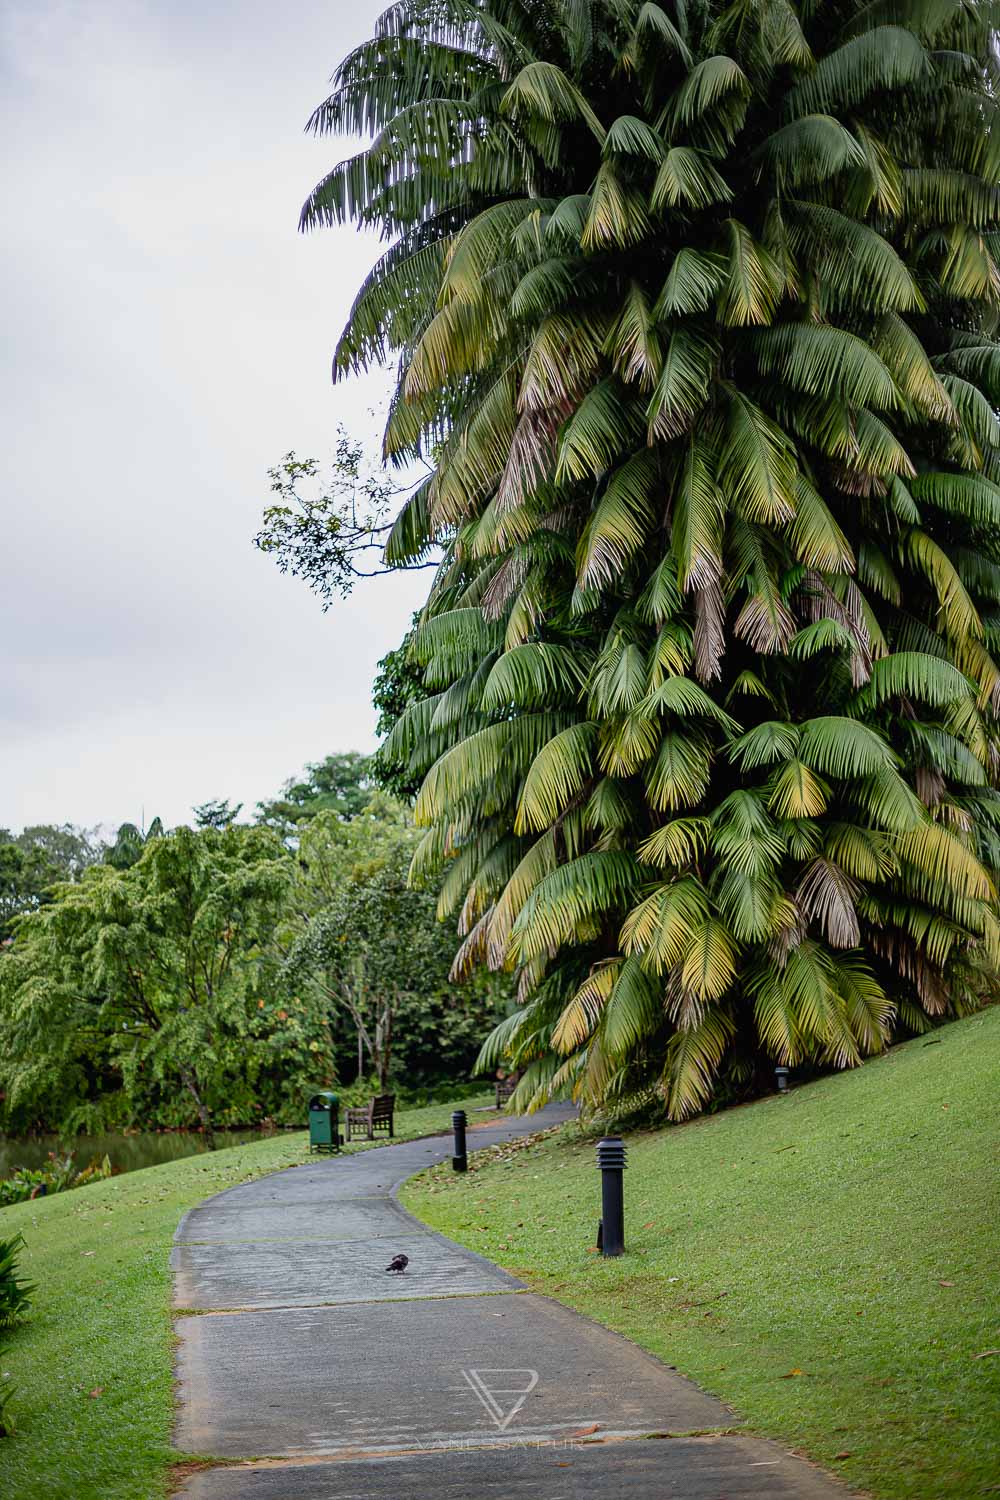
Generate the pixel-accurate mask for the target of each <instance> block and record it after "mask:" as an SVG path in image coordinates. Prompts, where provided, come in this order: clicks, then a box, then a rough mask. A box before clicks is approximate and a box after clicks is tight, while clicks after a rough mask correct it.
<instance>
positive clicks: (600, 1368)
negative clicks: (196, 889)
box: [173, 1105, 847, 1500]
mask: <svg viewBox="0 0 1000 1500" xmlns="http://www.w3.org/2000/svg"><path fill="white" fill-rule="evenodd" d="M571 1114H572V1111H571V1110H570V1109H569V1108H568V1107H566V1106H561V1105H553V1106H549V1108H547V1109H545V1110H543V1111H542V1112H541V1113H540V1114H537V1115H533V1116H530V1117H529V1118H526V1119H508V1118H506V1117H502V1118H501V1119H500V1120H498V1121H497V1123H492V1122H491V1123H489V1124H484V1125H476V1126H475V1127H473V1129H471V1130H470V1132H469V1145H470V1147H472V1148H475V1147H481V1146H488V1145H493V1144H495V1143H497V1142H501V1141H506V1140H511V1139H513V1138H515V1137H517V1136H521V1135H527V1134H529V1133H531V1132H533V1131H536V1130H539V1129H544V1128H545V1127H546V1126H547V1125H552V1124H555V1123H557V1122H559V1121H562V1120H565V1119H567V1118H569V1117H570V1115H571ZM450 1154H451V1139H450V1137H448V1136H439V1137H435V1138H433V1139H431V1140H419V1141H408V1142H405V1143H401V1144H400V1145H398V1146H385V1147H380V1148H377V1149H374V1150H369V1151H364V1152H360V1153H358V1154H357V1155H353V1156H346V1157H333V1158H325V1159H323V1160H311V1161H310V1162H309V1163H308V1164H306V1165H304V1166H301V1167H292V1168H290V1169H288V1170H286V1171H283V1172H277V1173H275V1174H274V1175H273V1176H271V1177H264V1178H261V1179H260V1180H259V1181H257V1182H251V1183H246V1184H244V1185H243V1186H241V1187H236V1188H230V1190H229V1191H228V1192H225V1193H220V1194H219V1195H218V1197H215V1198H210V1199H208V1200H207V1202H205V1203H202V1204H200V1205H199V1207H197V1208H195V1209H192V1211H191V1212H190V1213H188V1214H186V1215H185V1217H184V1219H183V1220H182V1221H181V1224H180V1226H179V1228H178V1230H177V1234H176V1242H177V1243H176V1245H175V1249H174V1254H173V1266H174V1272H175V1283H174V1304H175V1307H176V1309H177V1322H176V1332H177V1335H178V1338H179V1352H178V1380H179V1397H180V1410H179V1415H178V1420H177V1428H176V1433H175V1443H176V1446H177V1448H178V1449H179V1450H180V1451H181V1453H183V1454H188V1455H190V1454H202V1455H211V1456H212V1457H214V1458H218V1459H220V1460H229V1462H228V1463H227V1464H225V1465H224V1466H222V1467H217V1468H211V1469H203V1470H200V1471H199V1472H197V1473H195V1474H193V1475H192V1476H191V1477H190V1478H189V1479H188V1480H187V1482H186V1483H185V1484H184V1485H183V1487H182V1488H181V1489H180V1490H179V1491H178V1492H177V1493H178V1495H181V1496H185V1497H187V1500H418V1497H419V1500H425V1497H432V1500H480V1497H482V1500H489V1497H495V1500H517V1497H524V1500H528V1497H532V1500H535V1497H537V1500H596V1497H598V1496H600V1497H604V1496H607V1495H610V1494H613V1493H615V1492H616V1491H620V1490H621V1489H623V1488H625V1487H627V1489H628V1493H629V1496H630V1500H654V1497H655V1500H664V1497H667V1496H674V1497H677V1500H742V1497H744V1496H766V1497H768V1500H779V1497H781V1500H786V1497H787V1500H837V1497H840V1500H844V1497H845V1496H846V1495H847V1491H846V1490H845V1489H844V1488H843V1487H842V1486H841V1485H840V1484H839V1483H837V1482H836V1481H834V1480H832V1479H830V1478H828V1477H827V1476H825V1475H823V1474H821V1473H820V1472H818V1471H817V1470H815V1469H813V1468H812V1467H811V1466H810V1465H809V1464H807V1463H805V1462H803V1461H802V1460H800V1459H795V1458H792V1457H791V1456H789V1455H787V1454H785V1453H783V1452H782V1451H781V1449H779V1448H777V1447H775V1446H774V1445H773V1444H771V1443H767V1442H764V1441H762V1440H760V1439H754V1438H746V1437H742V1436H740V1435H738V1434H734V1433H733V1432H732V1431H731V1429H732V1427H733V1425H734V1422H735V1419H734V1417H733V1414H732V1413H731V1412H730V1411H729V1410H728V1409H727V1408H726V1407H724V1406H723V1405H721V1403H720V1402H718V1401H716V1400H715V1399H714V1398H712V1397H710V1396H706V1395H705V1394H704V1393H703V1392H702V1391H700V1390H698V1388H697V1387H696V1386H694V1385H692V1384H691V1383H690V1382H689V1381H687V1380H684V1379H682V1378H681V1377H680V1376H679V1375H677V1374H675V1373H674V1372H673V1371H672V1370H670V1369H668V1368H667V1367H666V1366H665V1365H662V1364H660V1362H659V1361H658V1360H655V1359H653V1358H652V1357H651V1356H650V1355H648V1354H645V1353H643V1352H642V1351H641V1350H640V1349H637V1348H636V1347H635V1346H634V1345H632V1344H630V1343H628V1341H627V1340H625V1339H623V1338H621V1337H619V1336H618V1335H617V1334H614V1333H610V1332H608V1331H607V1330H606V1329H603V1328H600V1327H599V1326H598V1325H597V1324H594V1323H591V1322H589V1321H588V1320H587V1319H586V1318H583V1317H580V1316H579V1315H578V1314H576V1313H573V1312H570V1311H569V1310H568V1309H567V1308H564V1307H561V1306H560V1305H559V1304H558V1303H555V1302H551V1301H549V1300H548V1299H547V1298H544V1297H537V1296H534V1295H531V1294H529V1293H527V1292H526V1291H525V1290H524V1288H523V1286H522V1283H521V1282H519V1281H517V1280H515V1278H514V1277H512V1276H510V1275H508V1274H507V1272H506V1271H502V1270H500V1269H499V1267H497V1266H494V1265H492V1264H491V1263H490V1262H489V1261H486V1260H483V1259H482V1257H480V1256H478V1255H475V1254H473V1253H472V1252H471V1251H468V1250H463V1249H461V1248H460V1247H459V1246H457V1245H455V1244H453V1243H452V1242H451V1241H450V1240H446V1239H444V1238H443V1236H441V1235H439V1234H435V1233H434V1232H433V1231H431V1230H429V1229H426V1228H425V1227H424V1226H423V1225H422V1224H420V1223H419V1222H418V1221H417V1220H416V1219H414V1218H413V1217H412V1216H411V1215H409V1214H408V1213H406V1211H405V1210H404V1209H403V1208H402V1207H401V1206H400V1205H399V1203H398V1202H397V1201H396V1199H395V1197H394V1192H395V1189H396V1188H397V1187H398V1186H399V1185H400V1183H402V1182H403V1181H405V1179H406V1178H407V1177H409V1176H411V1175H412V1174H413V1173H414V1172H419V1171H421V1170H422V1169H423V1168H424V1167H427V1166H430V1165H431V1164H433V1163H435V1162H440V1161H443V1160H446V1159H447V1158H448V1157H449V1156H450ZM595 1175H596V1174H595ZM470 1191H474V1189H473V1187H472V1184H471V1183H470ZM595 1193H596V1189H595ZM399 1253H403V1254H406V1255H407V1256H409V1259H410V1263H409V1265H408V1266H407V1268H406V1271H405V1272H404V1274H403V1275H401V1276H397V1275H394V1274H391V1273H387V1272H386V1270H385V1267H386V1266H387V1265H388V1263H389V1260H390V1258H391V1257H392V1256H393V1255H396V1254H399ZM713 1429H718V1430H719V1435H716V1436H713V1435H712V1432H713ZM685 1434H688V1435H687V1436H685ZM692 1434H699V1435H698V1436H693V1435H692ZM650 1435H655V1436H656V1437H658V1438H661V1439H665V1440H664V1441H649V1440H648V1439H649V1438H650ZM233 1460H242V1462H236V1463H233V1462H232V1461H233Z"/></svg>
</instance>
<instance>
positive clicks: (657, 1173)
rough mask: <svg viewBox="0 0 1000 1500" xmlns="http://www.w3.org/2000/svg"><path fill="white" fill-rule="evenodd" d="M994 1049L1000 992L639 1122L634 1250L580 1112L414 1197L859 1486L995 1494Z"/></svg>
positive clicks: (902, 1492)
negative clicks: (870, 1048)
mask: <svg viewBox="0 0 1000 1500" xmlns="http://www.w3.org/2000/svg"><path fill="white" fill-rule="evenodd" d="M998 1064H1000V1009H995V1010H992V1011H987V1012H985V1013H983V1014H981V1015H979V1016H975V1017H971V1018H970V1019H968V1020H965V1021H961V1022H958V1023H956V1024H954V1025H952V1026H949V1027H947V1028H945V1029H943V1030H942V1031H940V1032H938V1033H937V1034H936V1035H935V1036H934V1037H933V1038H925V1039H923V1040H917V1041H915V1042H911V1043H909V1044H907V1045H906V1046H903V1047H899V1048H896V1049H894V1050H893V1051H892V1052H891V1053H890V1054H889V1055H888V1056H886V1057H884V1058H882V1059H879V1060H878V1061H875V1062H872V1063H870V1064H868V1065H867V1066H866V1067H864V1068H862V1069H859V1070H858V1071H856V1072H853V1073H849V1074H842V1075H840V1076H838V1077H834V1078H828V1079H825V1080H823V1081H822V1082H819V1083H814V1084H812V1085H810V1086H808V1087H804V1088H801V1089H798V1090H794V1091H793V1092H791V1093H790V1094H788V1095H787V1096H785V1097H779V1096H776V1097H774V1098H772V1099H768V1100H764V1101H762V1102H761V1103H758V1104H755V1105H751V1106H748V1107H745V1108H741V1109H734V1110H730V1111H728V1112H726V1113H724V1114H720V1115H716V1116H713V1117H710V1118H707V1119H704V1120H699V1121H696V1122H694V1123H692V1124H689V1125H686V1126H683V1127H681V1128H675V1129H668V1130H663V1131H659V1132H655V1133H653V1132H651V1133H648V1134H645V1135H637V1136H635V1137H633V1138H632V1139H630V1140H629V1142H628V1146H629V1170H628V1171H627V1172H626V1174H625V1193H626V1228H627V1243H628V1253H627V1254H626V1255H625V1256H624V1257H623V1258H622V1259H621V1260H618V1261H604V1260H601V1259H599V1258H598V1257H596V1256H595V1255H594V1254H593V1253H592V1251H591V1250H590V1247H591V1246H592V1245H593V1243H594V1237H595V1230H596V1221H597V1218H598V1214H599V1185H598V1184H599V1179H598V1176H597V1173H596V1171H595V1169H594V1152H593V1142H592V1141H585V1140H584V1139H583V1138H582V1137H581V1136H580V1134H579V1132H577V1131H576V1130H575V1129H574V1130H573V1131H572V1132H570V1133H569V1134H567V1133H566V1132H563V1133H561V1135H560V1134H557V1135H555V1136H551V1137H547V1138H544V1139H543V1140H542V1141H541V1142H540V1143H539V1144H538V1145H537V1146H535V1147H533V1148H531V1149H528V1150H524V1149H523V1148H522V1149H521V1150H519V1151H518V1150H511V1149H509V1148H508V1149H507V1150H505V1151H504V1150H500V1151H495V1152H493V1153H489V1155H491V1156H492V1158H493V1160H492V1161H491V1162H490V1163H489V1164H488V1165H484V1166H482V1167H480V1168H479V1169H478V1170H477V1171H476V1172H474V1173H470V1175H469V1176H468V1177H467V1178H466V1179H464V1180H463V1179H461V1178H458V1179H456V1178H454V1176H453V1174H451V1173H449V1172H447V1171H440V1170H439V1171H437V1172H432V1173H428V1174H424V1176H423V1177H421V1178H419V1179H417V1180H416V1181H415V1182H414V1183H411V1184H409V1185H408V1187H407V1189H406V1190H405V1192H404V1195H403V1196H404V1201H405V1202H406V1204H407V1205H408V1207H409V1208H410V1209H411V1210H412V1211H414V1212H415V1213H417V1214H418V1215H419V1216H420V1217H421V1218H423V1219H426V1220H428V1221H429V1222H430V1223H431V1224H433V1225H434V1226H435V1227H436V1228H438V1229H441V1230H443V1231H444V1232H445V1233H446V1234H449V1235H451V1236H452V1237H453V1238H455V1239H457V1240H460V1241H462V1242H463V1243H465V1244H467V1245H471V1246H473V1247H474V1248H475V1249H476V1250H479V1251H480V1252H482V1253H483V1254H485V1255H488V1256H490V1257H492V1258H493V1259H495V1260H497V1261H499V1262H500V1263H501V1264H502V1265H504V1266H507V1267H508V1268H510V1269H511V1270H513V1271H515V1272H516V1273H517V1274H518V1275H519V1276H521V1277H523V1279H524V1280H525V1281H527V1282H528V1284H529V1285H530V1286H531V1287H532V1288H533V1289H534V1290H536V1291H539V1292H544V1293H547V1294H549V1295H552V1296H554V1297H556V1298H558V1300H559V1301H561V1302H565V1303H568V1304H569V1305H570V1306H572V1307H575V1308H578V1309H579V1310H580V1311H581V1312H584V1313H587V1314H588V1315H589V1316H591V1317H593V1318H596V1319H597V1320H598V1321H599V1322H602V1323H605V1324H607V1325H608V1326H609V1327H611V1328H614V1329H617V1330H618V1331H619V1332H620V1333H623V1334H625V1335H626V1336H627V1337H629V1338H631V1339H633V1340H634V1341H635V1342H636V1343H638V1344H641V1345H642V1346H643V1347H644V1348H646V1349H648V1350H650V1351H651V1352H652V1353H654V1354H656V1355H658V1356H660V1358H662V1359H663V1360H665V1361H666V1362H667V1363H669V1364H671V1365H676V1366H677V1367H678V1368H679V1369H680V1370H682V1371H683V1372H684V1373H685V1374H687V1375H689V1376H691V1377H693V1378H694V1379H695V1380H696V1381H697V1382H698V1383H699V1384H700V1385H702V1386H703V1387H704V1388H705V1389H707V1390H710V1391H712V1392H715V1393H717V1394H718V1395H719V1396H721V1397H722V1398H723V1399H725V1400H726V1401H729V1402H731V1403H732V1404H733V1405H734V1406H735V1407H736V1409H737V1410H738V1411H739V1412H740V1413H741V1414H742V1415H743V1416H744V1417H746V1418H747V1419H748V1422H749V1423H750V1424H751V1426H752V1427H753V1428H754V1429H756V1430H758V1431H760V1432H763V1433H769V1434H771V1435H772V1436H775V1437H777V1438H779V1439H781V1440H782V1441H783V1442H784V1443H785V1444H786V1445H787V1446H788V1447H791V1448H795V1449H798V1450H799V1451H802V1452H805V1453H808V1454H809V1455H810V1456H811V1457H812V1458H814V1459H816V1460H818V1461H820V1462H822V1463H825V1464H827V1465H829V1466H830V1467H831V1468H833V1469H836V1470H837V1471H838V1472H839V1473H840V1474H841V1475H842V1476H843V1477H844V1478H845V1479H846V1480H847V1481H848V1482H849V1483H851V1484H852V1485H854V1486H857V1487H858V1488H865V1489H869V1490H870V1491H871V1492H873V1493H874V1494H876V1495H878V1496H880V1497H886V1500H888V1497H893V1500H896V1497H899V1500H902V1497H915V1496H919V1497H921V1500H945V1497H949V1500H951V1497H954V1500H958V1497H961V1500H968V1497H971V1496H975V1495H981V1494H986V1493H987V1492H989V1491H990V1490H993V1491H997V1490H1000V1424H998V1420H997V1419H998V1414H1000V1303H998V1298H997V1265H998V1226H1000V1187H998V1174H997V1168H998V1166H1000V1162H998V1159H997V1158H998V1146H1000V1136H998V1130H997V1126H998V1122H1000V1099H998V1079H1000V1067H998ZM481 1160H482V1158H481ZM987 1349H991V1350H993V1351H994V1353H993V1355H992V1356H988V1357H986V1358H981V1359H976V1358H974V1356H975V1355H976V1354H978V1353H980V1352H981V1351H983V1350H987Z"/></svg>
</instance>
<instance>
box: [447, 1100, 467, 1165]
mask: <svg viewBox="0 0 1000 1500" xmlns="http://www.w3.org/2000/svg"><path fill="white" fill-rule="evenodd" d="M451 1124H452V1129H453V1130H454V1132H455V1154H454V1156H453V1157H452V1159H451V1164H452V1167H453V1168H454V1170H455V1171H456V1172H465V1171H467V1170H468V1166H469V1158H468V1156H467V1155H466V1154H465V1124H466V1121H465V1110H464V1109H456V1111H455V1113H454V1114H453V1115H452V1117H451Z"/></svg>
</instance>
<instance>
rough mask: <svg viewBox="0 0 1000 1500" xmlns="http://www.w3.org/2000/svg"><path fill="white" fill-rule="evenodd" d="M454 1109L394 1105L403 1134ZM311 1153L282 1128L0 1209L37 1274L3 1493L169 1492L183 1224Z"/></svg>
mask: <svg viewBox="0 0 1000 1500" xmlns="http://www.w3.org/2000/svg"><path fill="white" fill-rule="evenodd" d="M485 1103H487V1098H486V1096H485V1095H484V1096H483V1097H482V1098H476V1099H463V1100H462V1101H461V1105H462V1108H464V1109H470V1108H474V1107H475V1106H476V1105H477V1104H485ZM451 1110H452V1105H451V1104H437V1105H431V1106H429V1107H427V1108H425V1109H414V1110H408V1111H401V1112H399V1113H397V1115H396V1137H397V1139H406V1138H407V1137H412V1136H416V1135H425V1134H428V1133H430V1132H433V1131H440V1130H446V1129H448V1128H449V1127H450V1123H451ZM380 1144H381V1142H380ZM348 1149H349V1150H355V1149H361V1150H363V1149H365V1146H364V1145H362V1144H361V1143H357V1144H355V1143H354V1142H352V1143H351V1146H350V1147H349V1148H348ZM307 1158H308V1137H307V1135H306V1134H305V1133H304V1132H302V1133H300V1132H296V1133H295V1134H280V1135H277V1136H275V1138H274V1139H273V1140H269V1141H259V1142H255V1143H254V1144H253V1145H249V1146H233V1147H231V1148H229V1149H227V1150H222V1151H218V1152H215V1153H214V1154H210V1155H205V1156H190V1157H185V1158H183V1159H182V1160H180V1161H174V1162H167V1163H165V1164H164V1165H163V1166H159V1167H148V1168H146V1170H145V1171H141V1172H131V1173H128V1174H127V1175H125V1176H122V1177H114V1178H112V1179H110V1180H109V1181H107V1182H98V1183H94V1184H92V1185H91V1186H89V1187H84V1188H76V1189H74V1190H73V1191H71V1192H68V1193H59V1194H56V1195H54V1196H53V1197H51V1198H40V1199H37V1200H36V1201H35V1202H34V1203H18V1204H14V1205H13V1206H12V1207H10V1208H5V1209H2V1210H0V1239H6V1238H8V1237H9V1236H11V1235H13V1234H16V1233H18V1232H20V1233H21V1234H23V1235H24V1238H25V1241H26V1242H27V1249H26V1251H25V1252H24V1253H23V1254H22V1257H21V1267H22V1271H23V1272H24V1273H26V1274H27V1275H28V1277H29V1278H30V1279H31V1280H32V1281H35V1282H37V1284H38V1290H37V1292H36V1294H35V1304H34V1309H33V1311H32V1313H31V1314H30V1316H29V1319H28V1321H27V1322H25V1323H24V1324H23V1326H22V1327H20V1328H19V1329H17V1330H16V1331H15V1332H14V1333H13V1334H11V1335H4V1336H3V1339H2V1341H0V1376H2V1375H3V1374H4V1373H8V1374H9V1376H10V1378H11V1379H12V1380H13V1382H14V1384H15V1385H16V1387H17V1394H16V1396H15V1398H14V1403H13V1414H14V1417H15V1420H16V1422H17V1432H16V1434H15V1435H14V1436H13V1437H12V1438H4V1439H0V1496H3V1497H4V1500H149V1497H157V1496H161V1495H164V1494H165V1493H167V1490H168V1479H169V1466H170V1464H171V1462H173V1461H174V1460H175V1459H176V1458H177V1455H176V1454H175V1453H173V1452H172V1451H171V1449H170V1448H169V1446H168V1445H169V1440H170V1428H171V1421H172V1417H173V1371H172V1357H173V1354H172V1334H171V1324H170V1311H169V1309H170V1273H169V1270H168V1266H167V1260H168V1256H169V1253H170V1246H171V1241H172V1238H173V1233H174V1230H175V1229H176V1228H177V1224H178V1221H179V1219H180V1217H181V1214H182V1213H184V1211H185V1210H186V1209H189V1208H191V1207H193V1206H194V1204H196V1203H200V1202H201V1200H202V1199H203V1198H207V1197H210V1196H211V1195H212V1194H213V1193H218V1192H221V1191H222V1189H223V1188H227V1187H233V1186H235V1185H236V1183H238V1182H247V1181H249V1180H250V1179H251V1178H253V1177H259V1176H261V1175H263V1174H264V1173H266V1172H274V1171H276V1170H278V1168H280V1167H290V1166H294V1165H296V1164H297V1163H299V1162H302V1161H304V1160H306V1159H307Z"/></svg>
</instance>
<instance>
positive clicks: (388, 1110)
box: [369, 1094, 396, 1125]
mask: <svg viewBox="0 0 1000 1500" xmlns="http://www.w3.org/2000/svg"><path fill="white" fill-rule="evenodd" d="M395 1103H396V1096H395V1094H376V1095H375V1097H374V1099H373V1100H372V1103H371V1115H370V1117H369V1118H370V1119H371V1122H372V1124H373V1125H374V1124H375V1123H376V1121H379V1120H391V1119H392V1111H393V1108H394V1107H395Z"/></svg>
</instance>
